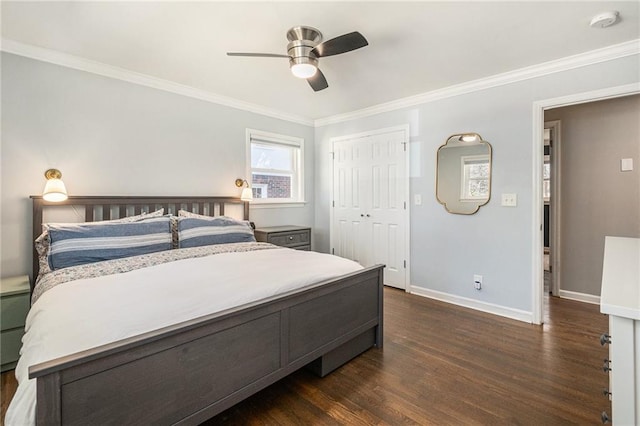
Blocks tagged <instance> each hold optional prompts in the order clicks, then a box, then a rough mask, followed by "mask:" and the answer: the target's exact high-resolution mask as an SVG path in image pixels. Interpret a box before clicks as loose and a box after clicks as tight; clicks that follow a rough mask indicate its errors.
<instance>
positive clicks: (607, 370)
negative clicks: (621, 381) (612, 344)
mask: <svg viewBox="0 0 640 426" xmlns="http://www.w3.org/2000/svg"><path fill="white" fill-rule="evenodd" d="M609 364H611V361H610V360H608V359H607V358H605V359H604V364H602V371H604V372H605V373H608V372H609V371H611V367H609Z"/></svg>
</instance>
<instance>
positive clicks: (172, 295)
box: [5, 249, 362, 426]
mask: <svg viewBox="0 0 640 426" xmlns="http://www.w3.org/2000/svg"><path fill="white" fill-rule="evenodd" d="M359 269H362V268H361V266H360V265H358V264H357V263H355V262H352V261H350V260H347V259H343V258H340V257H337V256H332V255H328V254H322V253H315V252H302V251H296V250H291V249H273V250H260V251H254V252H240V253H224V254H217V255H214V256H208V257H202V258H196V259H185V260H179V261H176V262H171V263H165V264H161V265H156V266H152V267H149V268H143V269H137V270H134V271H131V272H126V273H122V274H118V275H107V276H102V277H98V278H90V279H81V280H77V281H71V282H68V283H65V284H61V285H58V286H56V287H54V288H52V289H51V290H49V291H47V292H46V293H44V294H43V295H42V296H41V297H40V298H39V299H38V300H37V301H36V303H35V304H34V305H33V306H32V308H31V310H30V311H29V315H28V316H27V322H26V333H25V335H24V337H23V339H22V342H23V346H22V350H21V357H20V360H19V361H18V365H17V367H16V378H17V379H18V390H17V392H16V395H15V396H14V398H13V400H12V401H11V404H10V406H9V410H8V412H7V416H6V419H5V423H6V424H7V425H8V426H11V425H16V426H17V425H20V426H21V425H31V424H35V404H36V386H35V385H36V383H35V380H29V378H28V369H29V366H30V365H34V364H37V363H40V362H44V361H48V360H51V359H54V358H57V357H61V356H65V355H69V354H72V353H75V352H79V351H82V350H86V349H90V348H93V347H96V346H99V345H102V344H106V343H110V342H114V341H117V340H119V339H123V338H126V337H131V336H135V335H138V334H141V333H144V332H148V331H152V330H156V329H159V328H162V327H164V326H168V325H171V324H176V323H179V322H182V321H187V320H190V319H194V318H198V317H200V316H203V315H207V314H210V313H214V312H218V311H221V310H224V309H228V308H232V307H236V306H240V305H243V304H245V303H249V302H254V301H258V300H261V299H265V298H268V297H271V296H274V295H278V294H282V293H285V292H287V291H290V290H294V289H298V288H303V287H306V286H309V285H311V284H314V283H317V282H319V281H322V280H324V279H329V278H334V277H337V276H340V275H344V274H347V273H350V272H354V271H357V270H359Z"/></svg>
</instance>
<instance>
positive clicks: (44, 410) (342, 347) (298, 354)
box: [29, 266, 383, 425]
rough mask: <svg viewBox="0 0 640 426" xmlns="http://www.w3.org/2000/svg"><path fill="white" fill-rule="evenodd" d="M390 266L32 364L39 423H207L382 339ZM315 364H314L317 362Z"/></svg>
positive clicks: (334, 365)
mask: <svg viewBox="0 0 640 426" xmlns="http://www.w3.org/2000/svg"><path fill="white" fill-rule="evenodd" d="M382 273H383V267H382V266H375V267H371V268H367V269H364V270H362V271H359V272H357V273H352V274H349V275H345V276H343V277H340V278H338V279H335V280H329V281H326V282H323V283H319V284H318V285H316V286H314V287H313V288H309V289H305V290H303V291H298V292H294V293H290V294H287V295H284V296H280V297H277V298H273V299H271V300H268V301H263V302H262V303H256V304H251V305H246V306H243V307H240V308H237V309H234V310H230V311H226V312H222V313H218V314H214V315H211V316H208V317H205V318H200V319H197V320H193V321H189V322H186V323H183V324H179V325H176V326H171V327H167V328H165V329H162V330H158V331H155V332H151V333H146V334H144V335H141V336H136V337H134V338H130V339H126V340H123V341H120V342H115V343H112V344H109V345H105V346H102V347H99V348H95V349H92V350H89V351H85V352H82V353H79V354H75V355H71V356H68V357H63V358H60V359H57V360H53V361H49V362H46V363H42V364H39V365H36V366H32V367H30V370H29V372H30V377H31V378H37V389H38V391H37V393H38V396H37V398H38V399H37V423H38V424H47V425H57V424H69V425H73V424H82V425H86V424H93V425H96V424H105V423H110V424H150V423H156V424H199V423H201V422H202V421H204V420H207V419H209V418H211V417H213V416H214V415H216V414H218V413H220V412H222V411H224V410H225V409H227V408H229V407H231V406H232V405H234V404H236V403H238V402H240V401H241V400H243V399H245V398H246V397H248V396H250V395H252V394H254V393H256V392H257V391H259V390H261V389H263V388H265V387H266V386H268V385H270V384H272V383H274V382H276V381H277V380H279V379H281V378H283V377H285V376H286V375H288V374H290V373H291V372H293V371H295V370H297V369H299V368H301V367H303V366H305V365H307V364H309V363H312V364H311V367H312V369H314V370H315V371H317V372H318V373H319V374H321V375H324V374H327V373H328V372H330V371H332V370H333V369H335V368H337V367H339V366H340V365H341V364H343V363H344V362H347V361H348V360H349V359H351V358H353V357H354V356H356V355H358V354H359V353H361V352H363V351H364V350H367V349H368V348H370V347H371V346H372V345H376V346H378V347H381V346H382V315H383V312H382ZM314 366H315V368H314Z"/></svg>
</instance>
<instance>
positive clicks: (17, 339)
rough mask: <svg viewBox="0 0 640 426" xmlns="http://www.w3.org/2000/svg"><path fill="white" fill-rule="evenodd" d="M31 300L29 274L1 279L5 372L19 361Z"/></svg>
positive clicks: (0, 353) (0, 348)
mask: <svg viewBox="0 0 640 426" xmlns="http://www.w3.org/2000/svg"><path fill="white" fill-rule="evenodd" d="M29 301H30V291H29V277H28V276H27V275H24V276H20V277H11V278H2V280H0V327H1V328H2V332H1V334H0V361H1V362H2V371H3V372H4V371H7V370H12V369H13V368H15V366H16V362H17V361H18V356H19V352H20V347H21V346H22V335H23V334H24V322H25V319H26V318H27V312H29V305H30V303H29Z"/></svg>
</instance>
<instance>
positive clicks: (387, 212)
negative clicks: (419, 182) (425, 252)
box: [332, 131, 408, 288]
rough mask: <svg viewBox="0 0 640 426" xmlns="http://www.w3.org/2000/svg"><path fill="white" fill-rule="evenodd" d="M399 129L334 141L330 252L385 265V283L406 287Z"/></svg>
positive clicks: (402, 138) (367, 263) (403, 181)
mask: <svg viewBox="0 0 640 426" xmlns="http://www.w3.org/2000/svg"><path fill="white" fill-rule="evenodd" d="M404 143H405V134H404V132H403V131H394V132H388V133H378V134H373V135H368V136H361V137H356V138H352V139H345V140H340V141H336V142H335V143H334V146H333V149H334V169H333V170H334V172H333V186H334V188H333V194H334V206H333V209H334V212H333V213H334V215H333V217H334V223H333V229H332V232H333V233H334V235H333V239H332V240H333V242H334V244H333V252H334V253H335V254H337V255H338V256H342V257H346V258H348V259H352V260H355V261H356V262H359V263H360V264H361V265H363V266H371V265H374V264H384V265H385V266H386V268H385V273H384V277H385V285H390V286H393V287H398V288H405V274H406V268H405V259H406V257H405V230H406V226H405V223H404V220H405V219H404V218H405V212H404V209H405V208H406V203H405V201H406V200H405V199H404V194H405V191H404V185H407V184H408V183H407V181H406V180H407V178H406V173H405V172H406V170H405V168H406V165H405V152H404V149H405V144H404Z"/></svg>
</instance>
